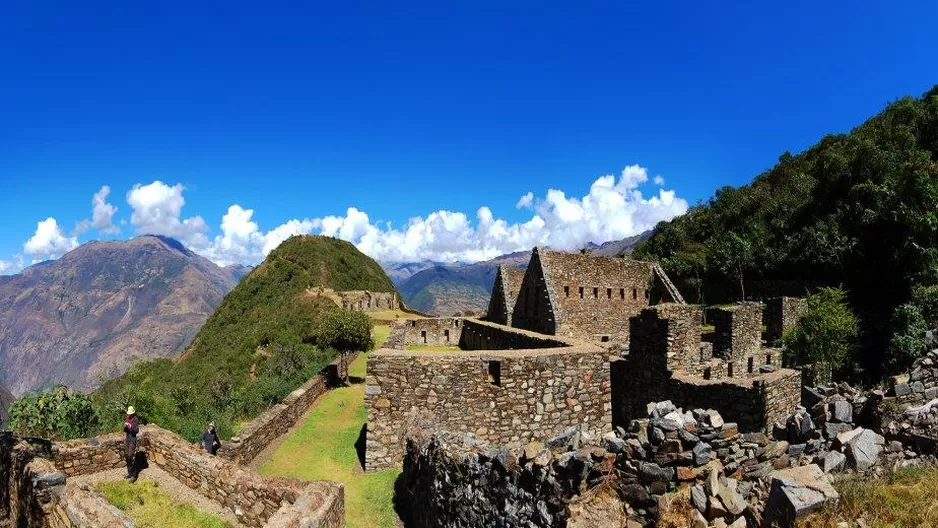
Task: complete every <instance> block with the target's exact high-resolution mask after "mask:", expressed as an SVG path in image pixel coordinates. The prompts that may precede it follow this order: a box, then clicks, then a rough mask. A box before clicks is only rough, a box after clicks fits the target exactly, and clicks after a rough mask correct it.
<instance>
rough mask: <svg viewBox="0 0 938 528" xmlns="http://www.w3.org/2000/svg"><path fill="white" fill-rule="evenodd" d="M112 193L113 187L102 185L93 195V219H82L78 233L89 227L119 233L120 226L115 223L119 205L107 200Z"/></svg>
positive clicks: (76, 230) (104, 231)
mask: <svg viewBox="0 0 938 528" xmlns="http://www.w3.org/2000/svg"><path fill="white" fill-rule="evenodd" d="M109 194H111V188H110V187H108V186H107V185H104V186H102V187H101V190H99V191H98V192H96V193H95V194H94V196H92V197H91V207H92V210H91V219H86V220H82V221H81V222H79V223H78V227H77V228H76V229H75V232H76V234H82V233H84V232H86V231H88V230H89V229H96V230H98V231H100V232H101V233H107V234H117V233H120V228H118V227H117V226H115V225H114V215H115V214H117V207H115V206H114V205H113V204H110V203H108V202H107V196H108V195H109Z"/></svg>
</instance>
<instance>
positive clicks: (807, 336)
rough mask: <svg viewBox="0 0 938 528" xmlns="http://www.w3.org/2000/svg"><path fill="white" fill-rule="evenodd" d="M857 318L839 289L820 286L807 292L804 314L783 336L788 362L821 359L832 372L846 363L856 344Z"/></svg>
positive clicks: (847, 366) (839, 370) (816, 361)
mask: <svg viewBox="0 0 938 528" xmlns="http://www.w3.org/2000/svg"><path fill="white" fill-rule="evenodd" d="M858 332H859V329H858V324H857V318H856V317H855V316H854V315H853V312H851V311H850V307H849V306H847V301H846V295H845V294H844V291H843V290H840V289H836V288H822V289H821V290H820V291H819V292H818V293H816V294H813V295H809V296H808V299H807V307H806V308H805V311H804V314H802V316H801V318H800V319H798V323H797V324H796V325H795V327H794V328H792V329H791V330H789V331H788V332H787V333H786V334H785V335H784V336H783V337H782V343H783V344H784V346H785V353H786V358H787V360H788V362H789V363H790V364H792V365H806V364H811V363H825V364H828V365H830V366H831V368H832V369H833V370H834V371H835V372H841V371H843V369H845V368H849V367H850V358H851V357H852V356H853V352H854V349H855V348H856V346H857V334H858Z"/></svg>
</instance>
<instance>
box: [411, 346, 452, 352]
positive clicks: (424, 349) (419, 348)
mask: <svg viewBox="0 0 938 528" xmlns="http://www.w3.org/2000/svg"><path fill="white" fill-rule="evenodd" d="M407 350H413V351H417V352H459V351H460V350H462V349H461V348H459V347H458V346H453V345H449V346H447V345H407Z"/></svg>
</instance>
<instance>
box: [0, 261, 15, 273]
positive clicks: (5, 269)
mask: <svg viewBox="0 0 938 528" xmlns="http://www.w3.org/2000/svg"><path fill="white" fill-rule="evenodd" d="M14 266H16V264H15V263H13V262H10V261H8V260H0V275H8V274H10V273H13V267H14Z"/></svg>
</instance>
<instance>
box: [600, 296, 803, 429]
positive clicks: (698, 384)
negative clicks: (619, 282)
mask: <svg viewBox="0 0 938 528" xmlns="http://www.w3.org/2000/svg"><path fill="white" fill-rule="evenodd" d="M738 310H741V312H742V314H743V316H742V317H738V315H739V314H740V312H738V311H734V310H722V311H721V312H720V313H719V314H718V315H719V316H721V317H722V316H725V317H726V320H724V321H719V322H720V324H721V325H724V326H726V327H728V328H731V329H733V328H735V329H736V330H732V331H730V332H728V334H729V335H728V336H727V337H725V338H724V341H723V342H722V344H721V345H720V346H722V347H723V349H722V351H721V354H722V355H723V356H724V357H717V355H716V351H715V349H716V347H717V344H714V352H713V353H712V356H711V353H710V352H709V350H708V348H707V347H706V346H703V345H702V343H701V340H700V326H699V324H700V323H699V322H700V309H699V308H698V307H694V306H687V305H675V304H665V305H660V306H655V307H649V308H646V309H644V310H643V311H642V313H640V314H639V315H637V316H635V317H633V318H632V319H631V321H630V324H631V341H630V348H629V353H628V355H626V356H625V357H624V358H622V359H620V360H618V361H615V362H613V365H612V366H611V368H610V370H611V379H612V409H613V411H612V419H613V423H614V425H623V424H627V423H628V422H629V421H630V420H632V419H633V418H635V417H638V416H642V415H643V414H644V413H645V406H646V405H647V404H648V403H649V402H652V401H657V400H666V399H669V400H672V401H673V402H675V403H676V404H677V405H679V406H684V407H709V408H712V409H716V410H718V411H719V412H720V413H721V414H723V415H724V416H725V417H726V418H727V419H728V420H732V421H734V422H737V423H738V424H739V426H740V428H741V429H742V430H744V431H769V430H770V429H771V427H772V424H773V422H774V421H775V420H776V419H778V418H779V417H781V416H786V415H787V414H789V413H790V412H791V411H792V409H794V408H795V407H796V406H797V405H798V403H799V402H800V395H801V375H800V373H798V372H796V371H794V370H789V369H780V368H778V367H777V366H776V365H775V364H773V363H777V361H778V354H779V352H778V350H775V349H767V348H753V347H752V340H751V337H746V335H751V334H752V333H754V332H758V327H756V326H754V325H756V324H758V323H757V322H755V321H757V316H758V315H759V313H760V312H761V309H760V308H759V307H758V305H743V306H742V307H741V309H738ZM754 317H756V318H754ZM739 328H742V329H743V330H744V332H740V331H739V330H738V329H739ZM741 333H743V337H742V338H740V337H739V335H740V334H741ZM718 342H719V340H718ZM737 343H740V345H739V346H741V347H742V348H743V351H742V352H737V351H736V350H735V349H734V348H732V347H734V346H737ZM727 346H729V347H730V348H726V347H727Z"/></svg>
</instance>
